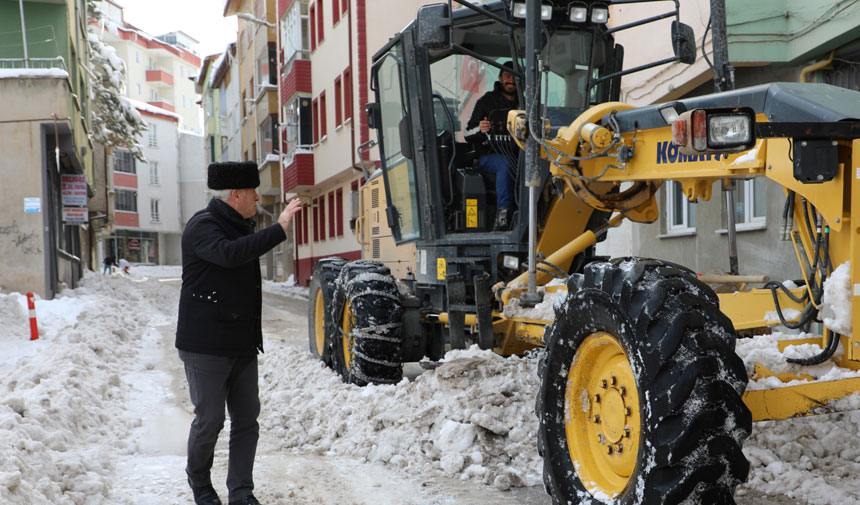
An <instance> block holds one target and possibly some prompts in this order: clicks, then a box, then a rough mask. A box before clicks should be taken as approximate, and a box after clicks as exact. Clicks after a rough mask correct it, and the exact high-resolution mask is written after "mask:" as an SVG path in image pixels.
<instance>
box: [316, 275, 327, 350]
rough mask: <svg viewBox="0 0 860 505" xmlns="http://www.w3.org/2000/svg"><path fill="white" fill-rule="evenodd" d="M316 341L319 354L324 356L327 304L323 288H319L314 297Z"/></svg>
mask: <svg viewBox="0 0 860 505" xmlns="http://www.w3.org/2000/svg"><path fill="white" fill-rule="evenodd" d="M314 341H315V342H314V343H315V344H316V346H317V356H322V355H323V350H324V349H325V347H324V346H325V305H324V304H323V295H322V289H318V290H317V295H316V297H315V298H314Z"/></svg>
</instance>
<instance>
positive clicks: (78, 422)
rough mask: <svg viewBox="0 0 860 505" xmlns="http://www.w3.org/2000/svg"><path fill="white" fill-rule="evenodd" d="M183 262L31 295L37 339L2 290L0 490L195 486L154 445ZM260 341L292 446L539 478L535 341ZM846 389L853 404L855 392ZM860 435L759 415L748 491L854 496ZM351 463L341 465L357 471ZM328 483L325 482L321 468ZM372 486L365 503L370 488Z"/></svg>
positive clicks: (853, 420)
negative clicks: (359, 368) (399, 346)
mask: <svg viewBox="0 0 860 505" xmlns="http://www.w3.org/2000/svg"><path fill="white" fill-rule="evenodd" d="M179 276H180V270H179V269H178V268H176V267H172V268H163V267H157V268H156V267H142V266H133V267H132V269H131V272H130V275H127V276H126V275H122V274H114V275H111V276H102V275H100V274H92V273H89V274H87V276H86V277H85V279H84V281H83V283H82V285H81V286H80V287H78V288H77V289H75V290H64V291H63V292H62V293H61V294H60V295H59V296H58V297H57V298H56V299H54V300H51V301H46V300H38V301H37V302H36V313H37V317H38V320H39V329H40V338H39V340H37V341H29V326H28V323H27V311H26V300H25V297H24V296H23V295H22V294H19V293H8V292H0V321H2V323H3V324H0V344H2V346H3V349H4V353H3V355H2V358H0V370H2V374H0V503H3V504H10V505H25V504H26V505H30V504H42V503H46V504H47V503H50V504H60V505H63V504H75V505H96V504H100V503H111V504H135V505H141V504H147V505H148V504H155V503H186V502H187V501H188V498H189V497H190V495H189V493H188V492H187V490H181V489H182V488H183V487H184V472H183V468H184V461H183V459H182V458H181V457H179V456H164V457H163V458H161V459H159V458H152V457H144V454H152V447H151V445H152V444H158V443H163V442H164V440H162V438H164V437H175V438H178V439H180V443H181V439H182V438H183V437H184V436H185V434H186V433H187V424H186V421H187V419H182V422H181V423H174V424H178V425H170V424H164V423H160V425H159V426H156V427H153V425H154V424H156V425H158V424H159V423H157V422H156V421H154V420H157V419H159V417H158V416H162V417H163V416H165V415H166V413H169V411H170V410H171V409H173V408H174V405H175V402H176V398H174V397H173V393H172V392H171V391H169V390H166V389H165V385H166V384H169V380H168V378H166V377H164V373H163V372H161V371H160V370H159V366H158V365H159V363H158V360H160V359H163V357H161V356H159V354H158V353H157V352H155V349H156V348H158V343H159V339H162V340H163V339H165V338H169V339H171V340H172V331H168V330H170V329H171V328H172V325H174V324H175V318H176V304H177V298H178V289H177V284H176V281H175V280H174V279H176V278H178V277H179ZM296 316H297V317H304V314H297V315H296ZM771 338H772V341H770V342H769V343H767V342H765V343H763V344H762V345H761V346H759V347H756V346H753V345H752V344H750V343H748V342H747V341H746V340H744V339H742V340H740V341H739V345H738V348H739V350H740V351H742V352H741V354H742V355H743V356H744V357H745V359H747V360H749V359H750V356H753V355H755V356H761V357H767V356H768V355H769V356H770V357H771V358H772V359H773V361H776V356H775V355H774V354H773V351H772V349H771V350H768V346H771V347H775V341H776V340H778V339H779V338H787V337H785V336H780V335H776V336H773V337H771ZM266 347H267V352H266V354H264V355H261V356H260V370H261V375H260V385H261V397H262V401H263V413H262V414H261V418H260V424H261V429H262V431H263V432H264V433H265V434H266V435H267V436H269V437H271V436H272V435H274V439H275V441H276V444H278V445H280V447H281V450H282V452H283V453H284V454H286V455H288V456H289V457H291V458H294V461H302V460H304V459H306V458H311V457H323V458H325V457H328V456H337V457H350V458H354V461H356V462H358V463H359V464H371V463H374V464H382V465H385V467H386V468H390V469H395V470H396V471H397V472H399V473H401V474H402V475H404V476H407V477H409V476H413V477H412V478H415V479H418V478H421V477H423V476H427V475H438V476H452V477H455V478H458V479H463V480H471V481H474V484H475V485H476V486H481V485H484V484H486V485H489V486H492V487H493V488H496V489H505V488H507V487H508V486H522V485H536V484H538V483H539V480H540V479H539V476H540V471H541V462H540V459H539V458H538V456H537V451H536V447H535V440H536V429H537V422H536V418H535V415H534V411H533V409H534V397H535V395H536V393H537V389H538V379H537V375H536V373H535V371H536V367H537V362H538V360H539V359H540V352H535V353H532V354H529V355H527V356H525V357H511V358H502V357H500V356H498V355H496V354H493V353H491V352H488V351H480V350H478V349H476V348H471V349H468V350H465V351H452V352H450V353H448V354H447V355H446V357H445V360H444V362H443V363H442V364H441V366H439V367H438V368H436V369H434V370H428V371H425V372H424V373H423V374H421V375H419V376H418V377H417V378H415V379H414V380H412V381H410V380H404V381H402V382H401V383H399V384H397V385H391V386H368V387H364V388H359V387H356V386H353V385H345V384H343V383H342V382H341V381H340V380H339V378H338V377H337V376H336V375H335V374H334V373H333V372H332V371H330V370H329V369H327V368H325V367H324V366H323V365H322V364H321V363H319V362H318V361H314V360H312V359H311V358H309V357H308V356H307V352H306V351H305V350H304V349H302V350H301V352H297V348H296V346H295V345H290V344H288V343H286V342H285V341H281V340H278V339H269V341H268V342H267V345H266ZM756 353H757V354H756ZM771 364H772V365H774V366H776V365H775V364H774V363H771ZM182 400H185V399H182ZM842 403H844V404H845V406H846V407H847V408H858V407H860V397H858V396H855V397H852V398H847V399H844V400H842ZM858 437H860V411H850V412H847V413H839V414H829V415H822V416H814V417H810V418H804V419H792V420H785V421H774V422H763V423H757V424H756V426H755V428H754V430H753V435H752V436H751V437H750V439H749V440H748V441H747V443H746V445H745V448H744V452H745V454H746V455H747V457H748V458H749V459H750V462H751V463H752V469H751V472H750V479H749V482H748V483H747V484H744V485H743V486H741V487H740V488H739V490H738V493H739V494H740V495H755V496H757V495H761V494H762V493H774V494H785V495H787V496H789V497H791V498H792V499H794V500H796V502H797V503H799V504H803V503H809V504H832V505H842V504H854V503H857V502H858V501H860V448H858V447H856V444H852V443H851V441H852V440H856V439H858ZM357 468H358V470H354V471H353V472H352V474H348V475H347V478H353V479H355V481H356V482H359V481H362V482H363V480H364V477H365V472H363V471H362V470H361V468H362V467H361V466H359V467H357ZM144 471H145V472H146V475H147V476H148V477H147V478H146V479H143V478H141V477H140V476H139V474H143V472H144ZM297 471H299V472H301V471H302V468H301V467H300V468H298V469H297ZM350 475H352V476H351V477H350ZM320 477H322V476H320ZM319 486H320V488H322V489H323V491H324V490H325V489H324V488H325V487H326V484H325V480H324V479H319ZM178 490H181V491H178ZM373 492H374V490H373V489H369V490H367V491H366V493H367V495H366V496H357V497H355V500H354V501H355V503H367V501H366V499H371V501H370V502H373V498H374V495H373ZM377 492H378V491H377ZM182 493H184V494H182ZM177 496H179V497H180V498H182V499H177ZM285 496H289V495H285ZM321 496H325V494H324V493H323V494H321ZM375 498H376V502H378V503H389V502H384V500H383V501H379V498H383V497H379V496H377V497H375Z"/></svg>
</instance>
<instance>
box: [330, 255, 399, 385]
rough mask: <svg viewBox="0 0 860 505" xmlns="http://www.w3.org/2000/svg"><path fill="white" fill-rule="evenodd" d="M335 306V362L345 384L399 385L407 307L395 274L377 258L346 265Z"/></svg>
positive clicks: (342, 272)
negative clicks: (405, 307) (402, 334)
mask: <svg viewBox="0 0 860 505" xmlns="http://www.w3.org/2000/svg"><path fill="white" fill-rule="evenodd" d="M336 284H337V289H336V290H335V294H334V303H333V304H332V307H333V308H332V310H333V312H332V316H333V321H334V326H335V331H337V332H338V335H339V338H337V337H336V338H333V339H332V349H331V356H332V364H333V366H334V369H335V370H336V371H337V372H338V373H339V374H340V376H341V378H342V379H343V380H344V382H348V383H352V384H358V385H360V386H365V385H367V384H396V383H398V382H400V380H401V379H402V378H403V359H402V351H401V345H402V344H401V327H402V314H403V309H402V307H401V305H400V297H399V295H398V291H397V284H396V283H395V281H394V277H392V276H391V272H390V270H389V269H388V267H386V266H385V265H383V264H382V263H380V262H378V261H368V260H359V261H353V262H351V263H347V264H346V265H345V266H344V267H343V269H341V271H340V275H339V276H338V278H337V283H336Z"/></svg>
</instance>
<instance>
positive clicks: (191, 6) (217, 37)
mask: <svg viewBox="0 0 860 505" xmlns="http://www.w3.org/2000/svg"><path fill="white" fill-rule="evenodd" d="M115 2H116V3H118V4H119V5H121V6H123V8H124V14H125V22H126V23H130V24H132V25H134V26H136V27H138V28H140V29H141V30H143V31H145V32H147V33H150V34H152V35H161V34H162V33H167V32H172V31H178V30H181V31H183V32H185V33H187V34H188V35H190V36H192V37H194V38H195V39H197V40H198V41H200V45H199V46H198V48H197V50H198V52H199V53H200V56H206V55H209V54H215V53H222V52H224V49H225V48H226V47H227V44H229V43H230V42H234V41H235V40H236V16H230V17H228V18H225V17H224V16H223V13H224V0H115Z"/></svg>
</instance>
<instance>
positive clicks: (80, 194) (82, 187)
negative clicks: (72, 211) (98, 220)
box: [60, 174, 87, 207]
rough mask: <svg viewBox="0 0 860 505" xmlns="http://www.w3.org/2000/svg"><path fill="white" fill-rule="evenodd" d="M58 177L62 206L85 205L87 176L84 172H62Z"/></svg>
mask: <svg viewBox="0 0 860 505" xmlns="http://www.w3.org/2000/svg"><path fill="white" fill-rule="evenodd" d="M60 179H61V180H60V191H61V194H62V196H63V206H69V207H76V206H77V207H85V206H86V205H87V176H86V175H84V174H62V175H61V176H60Z"/></svg>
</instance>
